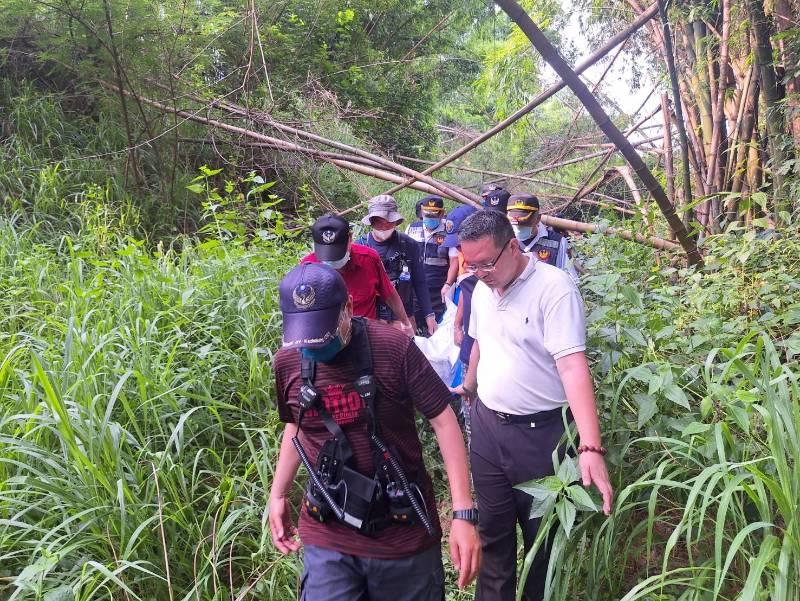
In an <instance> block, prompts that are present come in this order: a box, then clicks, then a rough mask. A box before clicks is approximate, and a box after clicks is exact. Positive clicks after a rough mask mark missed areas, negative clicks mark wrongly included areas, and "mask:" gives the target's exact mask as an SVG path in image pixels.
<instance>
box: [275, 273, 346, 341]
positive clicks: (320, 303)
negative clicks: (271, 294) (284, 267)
mask: <svg viewBox="0 0 800 601" xmlns="http://www.w3.org/2000/svg"><path fill="white" fill-rule="evenodd" d="M278 290H279V292H280V305H281V313H283V346H284V347H287V348H293V347H300V348H319V347H322V346H325V345H326V344H327V343H328V342H330V341H331V340H333V338H334V336H336V331H337V329H338V328H339V317H340V315H341V313H342V306H343V305H344V304H345V303H346V302H347V299H348V292H347V286H346V285H345V283H344V280H343V279H342V276H340V275H339V273H338V272H337V271H336V270H335V269H333V267H329V266H327V265H324V264H322V263H303V264H302V265H298V266H297V267H295V268H294V269H292V270H291V271H290V272H289V273H287V274H286V276H284V278H283V279H282V280H281V283H280V285H279V286H278Z"/></svg>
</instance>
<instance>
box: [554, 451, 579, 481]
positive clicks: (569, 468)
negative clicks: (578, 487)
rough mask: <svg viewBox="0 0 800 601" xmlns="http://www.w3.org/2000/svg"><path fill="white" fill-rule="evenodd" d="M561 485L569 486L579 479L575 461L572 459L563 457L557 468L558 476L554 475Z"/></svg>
mask: <svg viewBox="0 0 800 601" xmlns="http://www.w3.org/2000/svg"><path fill="white" fill-rule="evenodd" d="M556 476H557V477H558V479H559V480H561V482H562V483H563V484H570V483H572V482H575V480H577V479H578V478H579V474H578V468H577V466H576V465H575V460H574V459H573V458H572V457H569V456H567V457H564V460H563V461H562V462H561V465H559V466H558V474H556Z"/></svg>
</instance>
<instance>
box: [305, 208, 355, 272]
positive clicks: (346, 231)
mask: <svg viewBox="0 0 800 601" xmlns="http://www.w3.org/2000/svg"><path fill="white" fill-rule="evenodd" d="M311 237H312V238H314V253H315V254H316V255H317V259H319V260H320V261H338V260H339V259H341V258H342V257H344V255H345V254H346V253H347V244H348V243H349V241H350V224H349V223H348V222H347V220H346V219H344V218H343V217H339V216H338V215H332V214H329V215H323V216H322V217H320V218H319V219H317V220H316V221H315V222H314V225H312V226H311Z"/></svg>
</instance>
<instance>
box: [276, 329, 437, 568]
mask: <svg viewBox="0 0 800 601" xmlns="http://www.w3.org/2000/svg"><path fill="white" fill-rule="evenodd" d="M365 322H366V323H367V333H368V335H369V343H370V348H371V349H372V366H373V372H374V374H375V381H376V383H377V386H378V395H377V401H376V407H377V414H378V422H379V423H380V428H381V436H382V438H383V440H384V441H385V442H386V444H387V445H389V447H390V448H392V449H394V451H395V453H396V454H397V458H398V460H399V461H400V463H401V464H402V466H403V468H404V469H405V471H406V474H407V475H408V478H409V480H411V481H415V482H416V483H417V485H418V486H419V487H420V489H421V491H422V494H423V497H424V499H425V505H426V506H427V510H428V515H429V516H430V518H431V521H432V522H433V525H434V528H435V530H436V535H435V536H430V535H429V534H428V533H427V532H426V531H425V528H424V527H423V526H422V525H421V524H415V525H413V526H405V525H392V526H389V527H387V528H385V529H384V530H382V531H380V532H379V533H378V534H377V535H375V536H365V535H362V534H360V533H357V532H355V531H354V530H353V529H351V528H348V527H347V526H345V525H343V524H341V523H339V522H338V521H336V520H329V521H327V522H325V523H324V524H321V523H319V522H317V521H316V520H313V519H312V518H311V517H309V516H308V515H307V514H306V512H305V511H301V512H300V538H301V540H302V541H303V543H304V544H307V545H315V546H319V547H323V548H326V549H332V550H335V551H338V552H340V553H345V554H347V555H356V556H360V557H372V558H376V559H397V558H401V557H408V556H410V555H414V554H416V553H419V552H420V551H423V550H425V549H427V548H429V547H431V546H433V545H435V544H439V541H440V539H441V528H440V525H439V518H438V515H437V512H436V501H435V499H434V496H433V486H432V484H431V479H430V476H429V475H428V473H427V471H426V470H425V466H424V465H423V463H422V445H421V444H420V441H419V436H418V435H417V428H416V423H415V409H416V410H417V411H419V412H420V413H422V414H423V415H424V416H425V417H426V418H428V419H431V418H434V417H436V416H437V415H439V414H440V413H441V412H442V411H444V410H445V408H446V407H447V405H448V402H449V400H450V393H449V391H448V390H447V387H446V386H445V385H444V384H443V383H442V381H441V379H439V376H437V375H436V372H434V371H433V368H432V367H431V366H430V363H428V360H427V359H426V358H425V356H424V355H423V354H422V352H421V351H420V350H419V349H418V348H417V346H416V345H415V344H414V343H413V342H412V340H411V339H410V338H408V337H407V336H406V335H405V334H403V333H402V332H400V331H398V330H396V329H394V328H392V327H390V326H387V325H385V324H382V323H379V322H374V321H370V320H365ZM355 346H356V345H354V344H350V345H348V346H347V347H346V348H345V349H344V350H343V351H341V352H340V353H339V354H338V355H337V356H336V357H335V358H334V360H333V361H331V362H330V363H328V364H325V363H317V373H316V379H315V380H314V386H315V387H316V388H317V389H318V390H319V391H320V393H321V395H322V400H323V402H324V403H325V408H326V409H327V410H328V412H329V413H330V414H331V415H332V416H333V419H334V420H336V423H338V424H339V426H341V428H342V430H343V431H344V433H345V435H346V436H347V440H348V441H349V443H350V446H351V447H352V449H353V455H354V459H355V463H356V469H358V471H360V472H361V473H362V474H364V475H365V476H369V477H371V476H372V475H374V473H375V468H374V465H373V453H374V451H373V449H372V447H371V445H370V442H369V433H368V431H367V416H366V412H367V409H366V407H365V406H364V403H363V402H362V401H361V397H360V396H359V395H358V393H357V392H356V391H355V390H354V388H353V383H354V382H355V380H356V379H357V378H358V376H359V375H360V374H358V373H357V370H356V368H355V363H354V362H353V358H352V354H353V353H355V352H357V349H356V348H355ZM274 371H275V384H276V392H277V400H278V414H279V415H280V418H281V420H282V421H284V422H292V423H296V421H297V414H298V412H299V407H298V404H297V394H298V391H299V389H300V386H301V384H302V380H301V379H300V351H299V350H297V349H281V350H280V351H278V352H277V354H276V355H275V365H274ZM330 438H331V435H330V433H329V432H328V430H327V429H326V428H325V425H324V424H323V422H322V419H321V418H320V416H319V414H318V413H317V412H316V411H307V412H306V413H305V415H304V417H303V426H302V431H301V433H300V442H301V443H302V444H303V447H304V448H305V450H306V453H308V456H309V459H310V460H311V463H312V465H313V464H315V463H316V460H317V455H318V453H319V450H320V448H321V447H322V445H323V444H324V443H325V442H326V441H327V440H328V439H330Z"/></svg>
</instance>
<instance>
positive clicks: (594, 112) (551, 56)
mask: <svg viewBox="0 0 800 601" xmlns="http://www.w3.org/2000/svg"><path fill="white" fill-rule="evenodd" d="M495 2H496V4H498V5H499V6H500V8H502V9H503V10H504V11H505V12H506V14H508V16H509V17H510V18H511V20H512V21H514V22H515V23H516V24H517V25H518V26H519V28H520V29H521V30H522V32H523V33H524V34H525V35H526V36H527V37H528V39H529V40H530V41H531V44H532V45H533V46H534V48H536V49H537V50H538V51H539V53H540V54H541V55H542V58H544V60H545V61H547V63H548V64H549V65H550V66H551V67H552V68H553V69H554V70H555V72H556V73H557V74H558V75H559V76H560V77H561V79H562V80H563V81H564V82H565V83H566V84H567V85H568V86H569V87H570V89H571V90H572V91H573V92H574V93H575V95H576V96H577V97H578V99H579V100H580V101H581V102H582V103H583V104H584V105H585V106H586V110H587V111H588V112H589V114H590V115H591V116H592V118H593V119H594V120H595V122H596V123H597V125H598V127H599V128H600V129H601V130H603V133H605V134H606V135H607V136H608V137H609V139H610V140H611V141H612V142H614V143H615V144H616V145H617V147H618V148H619V150H620V152H621V153H622V155H623V156H624V157H625V159H626V160H627V161H628V164H629V165H630V166H631V168H632V169H633V170H634V171H635V172H636V174H637V175H638V176H639V179H640V180H641V181H642V182H643V183H644V185H645V187H646V188H647V189H648V190H649V192H650V194H652V195H653V198H654V199H655V201H656V203H657V204H658V206H659V208H660V209H661V212H662V214H663V215H664V218H665V219H666V221H667V223H668V224H669V226H670V228H671V229H672V230H673V232H674V233H675V236H676V238H677V239H678V241H679V242H680V245H681V246H682V247H683V249H684V251H685V252H686V256H687V259H688V261H689V263H690V264H691V265H701V264H702V263H703V258H702V256H701V255H700V252H699V251H698V249H697V244H696V243H695V241H694V239H692V238H691V237H690V236H689V233H688V232H687V231H686V228H685V227H684V226H683V222H682V221H681V220H680V218H679V217H678V216H677V214H676V213H675V208H674V207H673V206H672V204H671V203H670V202H669V199H668V198H667V195H666V194H665V193H664V189H663V188H662V187H661V185H660V184H659V183H658V181H656V179H655V177H653V174H652V173H651V172H650V170H649V169H648V168H647V165H645V163H644V161H642V158H641V157H640V156H639V155H638V154H637V152H636V149H635V148H634V147H633V146H632V145H631V143H630V142H629V141H628V140H627V138H625V136H624V135H623V134H622V132H621V131H620V130H619V129H617V127H616V126H615V125H614V124H613V123H612V122H611V120H610V119H609V117H608V115H607V114H606V113H605V111H604V110H603V108H602V107H601V106H600V104H599V103H598V102H597V100H596V99H595V98H594V96H592V95H591V94H590V93H589V90H588V89H587V88H586V85H585V84H584V83H583V82H582V81H581V79H580V78H579V77H578V75H577V73H575V71H573V70H572V69H571V68H570V67H569V65H567V63H566V62H565V61H564V59H563V58H562V57H561V55H559V53H558V51H557V50H556V49H555V48H554V47H553V45H552V44H551V43H550V41H549V40H548V39H547V38H546V37H545V35H544V34H543V33H542V32H541V30H540V29H539V28H538V27H537V26H536V24H535V23H534V22H533V21H532V20H531V18H530V17H529V16H528V14H527V13H526V12H525V11H524V10H523V9H522V7H520V5H519V4H517V2H516V1H515V0H495Z"/></svg>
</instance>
